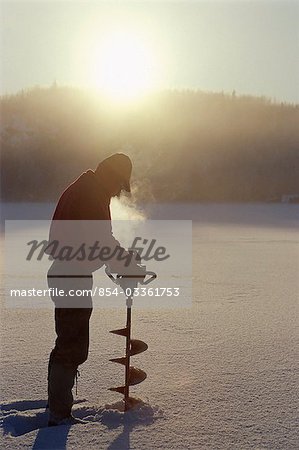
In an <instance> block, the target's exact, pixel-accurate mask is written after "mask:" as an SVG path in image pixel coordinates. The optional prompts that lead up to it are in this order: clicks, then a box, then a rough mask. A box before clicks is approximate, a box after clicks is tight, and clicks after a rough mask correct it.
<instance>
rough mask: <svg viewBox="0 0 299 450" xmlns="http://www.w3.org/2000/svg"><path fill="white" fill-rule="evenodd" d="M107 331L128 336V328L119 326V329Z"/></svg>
mask: <svg viewBox="0 0 299 450" xmlns="http://www.w3.org/2000/svg"><path fill="white" fill-rule="evenodd" d="M109 333H113V334H118V335H119V336H128V333H129V330H128V328H127V327H126V328H120V329H119V330H111V331H110V332H109Z"/></svg>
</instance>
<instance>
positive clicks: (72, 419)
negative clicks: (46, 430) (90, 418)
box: [48, 413, 88, 427]
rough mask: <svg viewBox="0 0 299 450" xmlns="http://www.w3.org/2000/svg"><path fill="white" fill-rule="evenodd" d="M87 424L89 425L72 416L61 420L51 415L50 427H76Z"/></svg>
mask: <svg viewBox="0 0 299 450" xmlns="http://www.w3.org/2000/svg"><path fill="white" fill-rule="evenodd" d="M80 423H81V424H86V423H88V422H87V421H86V420H82V419H79V418H77V417H74V416H73V415H72V414H71V415H70V416H69V417H65V418H64V419H59V418H57V417H55V416H53V414H51V413H50V415H49V421H48V427H55V426H59V425H76V424H80Z"/></svg>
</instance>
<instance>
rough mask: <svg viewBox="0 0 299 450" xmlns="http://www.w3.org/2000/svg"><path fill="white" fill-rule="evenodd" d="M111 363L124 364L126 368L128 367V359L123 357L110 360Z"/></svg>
mask: <svg viewBox="0 0 299 450" xmlns="http://www.w3.org/2000/svg"><path fill="white" fill-rule="evenodd" d="M109 361H111V362H115V363H118V364H123V365H124V366H125V365H126V357H125V356H123V357H122V358H112V359H109Z"/></svg>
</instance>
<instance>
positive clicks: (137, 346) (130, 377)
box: [106, 251, 157, 411]
mask: <svg viewBox="0 0 299 450" xmlns="http://www.w3.org/2000/svg"><path fill="white" fill-rule="evenodd" d="M130 253H133V255H134V257H135V260H136V261H138V265H139V267H140V268H143V269H144V274H143V275H139V276H136V275H116V276H114V275H113V273H111V272H110V270H109V268H106V274H107V275H108V277H109V278H110V279H111V280H112V281H113V282H114V283H116V284H118V285H120V286H121V288H122V289H123V291H124V293H125V295H126V297H127V299H126V306H127V324H126V327H125V328H120V329H118V330H112V331H110V333H113V334H118V335H120V336H124V337H125V338H126V354H125V356H122V357H120V358H113V359H110V361H111V362H115V363H118V364H122V365H124V366H125V385H124V386H118V387H112V388H110V389H109V390H110V391H114V392H119V393H120V394H123V396H124V404H125V411H128V410H129V409H130V408H132V407H133V406H134V405H135V404H136V403H138V401H137V400H136V399H134V398H133V397H130V396H129V388H130V386H133V385H135V384H139V383H141V382H142V381H144V380H145V379H146V377H147V375H146V373H145V372H144V370H141V369H138V368H137V367H134V366H130V358H131V356H133V355H137V354H138V353H142V352H145V351H146V350H147V348H148V345H147V344H146V343H145V342H143V341H140V340H138V339H131V317H132V304H133V296H134V288H136V287H137V285H138V283H139V284H141V285H146V284H149V283H150V282H151V281H153V280H154V279H155V278H156V277H157V275H156V274H155V273H154V272H149V271H146V270H145V266H142V265H141V264H140V261H141V260H140V257H139V255H138V253H136V252H133V251H130ZM148 277H149V278H148Z"/></svg>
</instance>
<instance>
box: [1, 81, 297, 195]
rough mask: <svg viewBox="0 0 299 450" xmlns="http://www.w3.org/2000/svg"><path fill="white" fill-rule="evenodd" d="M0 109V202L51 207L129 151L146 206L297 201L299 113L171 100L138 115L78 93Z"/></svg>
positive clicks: (194, 98)
mask: <svg viewBox="0 0 299 450" xmlns="http://www.w3.org/2000/svg"><path fill="white" fill-rule="evenodd" d="M0 104H1V194H2V200H5V201H17V200H24V201H25V200H28V201H41V200H55V199H56V198H57V197H58V195H59V193H60V192H61V190H62V189H63V188H64V187H65V186H66V185H67V184H68V183H69V182H71V181H72V180H73V179H74V178H76V177H77V176H78V175H79V174H80V173H81V172H82V171H84V170H86V169H88V168H95V167H96V165H97V163H98V162H99V161H100V160H101V159H102V158H104V157H105V156H107V155H109V154H111V153H112V152H115V151H125V152H127V153H128V154H130V155H131V156H132V158H133V160H134V182H135V186H136V192H135V195H136V196H137V198H139V199H142V200H154V199H155V200H163V201H169V200H177V201H259V200H262V201H264V200H266V201H271V200H279V199H280V198H281V196H282V195H283V194H291V193H298V192H299V176H298V175H299V126H298V123H299V106H298V105H290V104H284V103H275V102H272V101H270V100H269V99H267V98H256V97H250V96H236V95H235V93H234V92H233V93H232V94H231V95H227V94H223V93H204V92H201V91H165V92H160V93H157V94H154V95H152V96H151V97H150V98H147V99H144V100H143V101H142V102H140V103H138V104H137V103H136V104H135V105H134V107H133V106H132V107H130V108H129V107H125V106H123V107H118V108H117V107H116V106H115V107H113V106H111V105H110V106H109V105H108V104H107V103H105V101H104V100H103V99H101V98H100V97H98V96H96V95H92V94H91V93H88V92H85V91H83V90H79V89H75V88H66V87H58V86H56V85H53V86H52V87H51V88H47V89H42V88H34V89H32V90H29V91H24V92H23V91H22V92H20V93H18V94H16V95H12V96H4V97H2V98H1V100H0Z"/></svg>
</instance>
